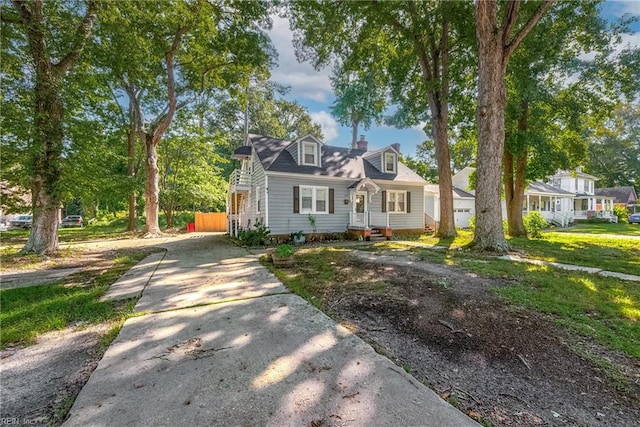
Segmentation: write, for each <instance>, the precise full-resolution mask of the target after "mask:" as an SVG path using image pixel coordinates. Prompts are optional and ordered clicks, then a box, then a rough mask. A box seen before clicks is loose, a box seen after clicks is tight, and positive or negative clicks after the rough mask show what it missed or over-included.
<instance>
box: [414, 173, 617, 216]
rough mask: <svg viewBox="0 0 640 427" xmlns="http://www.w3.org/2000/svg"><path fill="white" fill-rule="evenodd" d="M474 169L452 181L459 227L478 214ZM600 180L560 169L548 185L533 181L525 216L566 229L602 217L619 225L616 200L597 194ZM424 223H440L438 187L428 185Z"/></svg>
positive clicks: (523, 209)
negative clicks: (471, 185)
mask: <svg viewBox="0 0 640 427" xmlns="http://www.w3.org/2000/svg"><path fill="white" fill-rule="evenodd" d="M474 171H475V168H472V167H466V168H464V169H462V170H461V171H460V172H458V173H456V174H455V175H453V177H452V178H451V181H452V184H453V210H454V219H455V224H456V226H457V227H463V228H464V227H468V226H469V219H470V218H471V217H472V216H473V215H475V190H473V189H470V188H469V182H470V179H469V177H470V175H471V174H472V173H473V172H474ZM597 179H598V178H597V177H595V176H592V175H589V174H586V173H584V172H582V168H578V169H576V170H575V171H563V170H559V171H558V172H557V173H556V174H554V175H553V176H551V177H549V178H548V180H547V182H546V183H545V182H541V181H534V182H531V183H529V184H528V185H527V188H526V189H525V193H524V196H525V198H524V203H523V206H522V214H523V215H527V214H528V213H529V212H532V211H537V212H540V214H541V215H542V216H543V217H544V218H545V219H546V220H547V221H548V222H549V223H551V224H555V225H557V226H560V227H566V226H567V225H569V224H571V223H572V222H573V221H574V220H575V219H588V218H592V217H599V218H604V219H608V220H609V221H612V222H617V220H618V218H617V217H616V216H615V215H614V214H613V202H614V198H613V197H611V196H604V195H596V189H595V181H596V180H597ZM502 217H503V218H506V217H507V207H506V202H505V200H504V199H503V200H502ZM425 222H426V224H427V226H431V227H434V228H437V226H438V224H439V222H440V192H439V188H438V185H436V184H428V185H426V186H425Z"/></svg>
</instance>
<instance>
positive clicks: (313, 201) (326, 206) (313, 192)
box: [299, 185, 331, 215]
mask: <svg viewBox="0 0 640 427" xmlns="http://www.w3.org/2000/svg"><path fill="white" fill-rule="evenodd" d="M307 189H310V190H311V209H305V208H303V207H302V194H303V193H304V190H307ZM318 190H321V191H322V190H324V191H325V200H324V201H325V204H324V209H325V210H324V211H318V210H316V208H317V200H318V195H317V194H318ZM299 194H300V195H299V197H300V202H299V203H300V212H299V213H300V214H301V215H308V214H314V215H315V214H318V215H325V214H329V210H330V209H329V199H330V197H331V194H330V192H329V187H324V186H317V185H301V186H300V190H299Z"/></svg>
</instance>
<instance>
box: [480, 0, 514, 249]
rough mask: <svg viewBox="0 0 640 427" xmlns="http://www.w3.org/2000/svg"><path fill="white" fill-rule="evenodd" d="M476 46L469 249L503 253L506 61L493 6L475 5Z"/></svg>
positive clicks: (505, 245)
mask: <svg viewBox="0 0 640 427" xmlns="http://www.w3.org/2000/svg"><path fill="white" fill-rule="evenodd" d="M476 33H477V44H478V107H477V113H476V114H477V121H478V159H477V168H476V202H475V204H476V227H475V230H474V236H473V242H472V245H473V246H474V247H475V248H476V249H479V250H486V251H495V252H507V251H508V250H509V244H508V243H507V240H506V239H505V236H504V231H503V229H502V209H501V200H500V183H501V180H500V176H501V170H502V169H501V166H502V156H503V153H504V109H505V104H506V89H505V84H504V75H505V71H506V58H505V52H504V50H503V44H502V43H503V41H502V33H501V31H500V30H499V27H498V19H497V3H496V2H493V1H478V2H477V3H476Z"/></svg>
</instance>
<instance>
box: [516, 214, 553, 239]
mask: <svg viewBox="0 0 640 427" xmlns="http://www.w3.org/2000/svg"><path fill="white" fill-rule="evenodd" d="M522 220H523V222H524V228H525V230H527V234H528V235H529V236H530V237H534V238H536V239H537V238H540V237H542V229H543V228H545V227H547V225H548V224H547V220H546V219H544V217H543V216H542V214H541V213H540V212H538V211H531V212H529V213H528V214H527V215H526V216H525V217H524V218H522Z"/></svg>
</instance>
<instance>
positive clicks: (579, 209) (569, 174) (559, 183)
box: [547, 167, 618, 222]
mask: <svg viewBox="0 0 640 427" xmlns="http://www.w3.org/2000/svg"><path fill="white" fill-rule="evenodd" d="M597 180H598V178H597V177H595V176H593V175H589V174H587V173H584V172H582V167H578V168H577V169H576V170H575V171H566V170H559V171H557V172H556V173H555V174H554V175H552V176H550V177H549V178H548V181H547V183H548V184H549V185H552V186H553V187H556V188H560V189H562V190H565V191H568V192H570V193H572V194H573V195H574V197H573V206H572V207H571V210H572V213H573V219H588V218H592V217H599V218H606V219H609V220H610V221H613V222H618V218H617V217H616V216H615V215H614V214H613V204H614V200H615V198H614V197H611V196H605V195H600V196H596V189H595V182H596V181H597ZM598 207H599V208H600V209H598Z"/></svg>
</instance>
